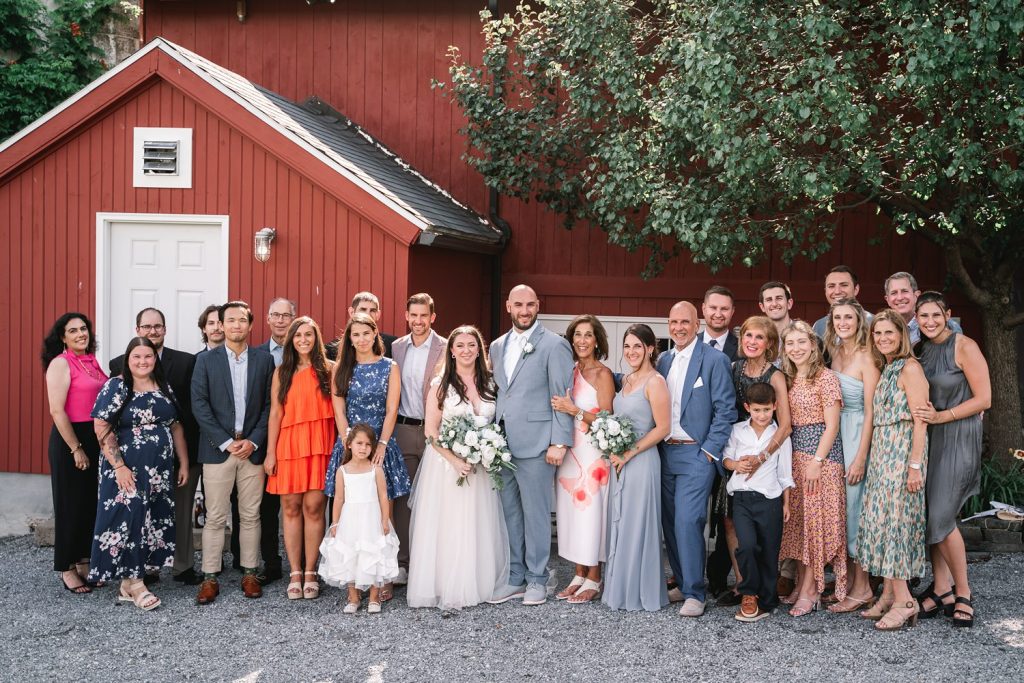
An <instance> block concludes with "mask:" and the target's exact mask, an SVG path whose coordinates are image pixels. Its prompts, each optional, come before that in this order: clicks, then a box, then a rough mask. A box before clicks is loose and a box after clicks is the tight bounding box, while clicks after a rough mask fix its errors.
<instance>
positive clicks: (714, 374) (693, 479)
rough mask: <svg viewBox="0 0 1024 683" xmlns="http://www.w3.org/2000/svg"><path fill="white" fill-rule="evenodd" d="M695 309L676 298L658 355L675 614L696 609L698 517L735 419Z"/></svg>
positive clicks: (725, 376)
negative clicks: (666, 400)
mask: <svg viewBox="0 0 1024 683" xmlns="http://www.w3.org/2000/svg"><path fill="white" fill-rule="evenodd" d="M699 326H700V320H699V319H698V317H697V309H696V307H694V305H693V304H691V303H690V302H688V301H680V302H679V303H677V304H676V305H674V306H673V307H672V309H671V310H670V311H669V317H668V331H669V336H670V337H671V338H672V342H673V346H674V348H673V349H672V350H671V351H670V352H668V353H663V354H662V355H661V357H660V358H659V359H658V372H660V373H661V375H662V376H663V377H664V378H665V379H666V380H667V382H668V389H669V395H670V396H671V397H672V433H671V434H669V437H668V438H667V439H665V441H664V442H662V445H661V446H660V451H661V525H662V529H663V530H664V532H665V547H666V549H667V550H668V560H669V564H670V565H671V566H672V573H673V574H674V575H675V579H676V583H677V585H678V589H677V590H678V591H679V592H680V593H681V595H680V597H681V598H683V600H684V602H683V606H682V608H681V609H680V610H679V614H680V615H682V616H684V617H699V616H700V615H702V614H704V600H705V590H706V588H705V583H704V561H705V558H706V555H707V549H706V547H705V544H704V525H705V524H706V523H707V514H708V513H707V508H708V496H709V495H710V493H711V485H712V483H713V482H714V480H715V472H716V470H717V471H718V473H719V474H723V473H724V471H725V470H724V469H723V467H722V451H723V450H724V449H725V444H726V442H727V441H728V440H729V433H730V431H731V430H732V423H733V422H735V420H736V390H735V389H734V388H733V384H732V373H731V371H730V365H729V359H728V358H727V357H726V356H725V354H723V353H722V352H721V351H716V350H715V349H713V348H711V347H710V346H708V345H707V344H701V343H698V342H697V329H698V328H699Z"/></svg>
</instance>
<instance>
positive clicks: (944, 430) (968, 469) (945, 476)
mask: <svg viewBox="0 0 1024 683" xmlns="http://www.w3.org/2000/svg"><path fill="white" fill-rule="evenodd" d="M956 336H957V335H956V333H954V334H951V335H949V337H948V338H947V339H946V341H944V342H942V343H941V344H933V343H931V342H930V341H927V340H925V342H924V343H923V345H922V348H921V366H922V367H923V368H924V374H925V377H927V378H928V396H929V399H930V400H931V402H932V405H934V406H935V410H937V411H943V410H949V409H950V408H955V407H956V406H958V405H960V404H961V403H963V402H964V401H967V400H969V399H971V398H974V394H973V393H972V392H971V385H970V384H968V382H967V376H966V375H964V371H963V370H961V369H960V368H959V367H957V364H956ZM981 431H982V429H981V414H978V415H971V416H970V417H965V418H962V419H959V420H953V421H952V422H946V423H945V424H933V425H929V426H928V478H927V479H925V500H927V508H928V511H927V514H928V528H927V531H926V532H925V543H928V544H929V545H930V544H932V543H939V542H940V541H942V540H943V539H944V538H946V536H949V534H950V533H951V532H952V531H953V529H955V528H956V517H957V515H958V514H959V513H960V509H961V508H962V507H963V506H964V503H966V502H967V499H968V498H970V497H971V496H973V495H974V494H976V493H978V491H980V490H981Z"/></svg>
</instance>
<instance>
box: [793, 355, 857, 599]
mask: <svg viewBox="0 0 1024 683" xmlns="http://www.w3.org/2000/svg"><path fill="white" fill-rule="evenodd" d="M836 401H842V391H841V389H840V387H839V379H838V378H837V377H836V374H835V373H834V372H833V371H832V370H829V369H827V368H826V369H823V370H821V371H820V372H819V373H818V375H817V377H815V378H814V379H806V378H802V377H797V378H796V379H795V380H793V386H792V387H790V389H789V407H790V411H791V413H792V416H793V434H792V436H791V437H790V438H791V439H792V443H793V484H794V486H793V489H792V493H790V496H789V522H787V523H786V525H785V526H784V527H783V531H782V550H781V553H780V555H779V557H780V559H783V560H786V559H793V560H797V561H798V562H801V563H803V564H805V565H807V566H808V567H809V568H810V570H811V571H812V572H813V573H814V582H815V585H816V587H817V591H818V592H819V593H820V592H821V591H823V590H825V565H832V571H833V572H834V573H835V576H836V591H835V594H836V599H838V600H842V599H843V598H845V597H846V557H847V555H846V485H845V479H844V469H843V442H842V439H840V437H839V435H838V434H836V439H835V441H834V442H833V443H832V449H831V450H830V451H829V452H828V456H827V457H826V459H825V462H823V463H821V477H820V478H819V479H818V486H817V488H816V490H815V492H814V493H813V494H807V493H806V492H805V491H804V484H805V481H806V480H805V478H804V468H805V467H806V466H807V464H808V463H809V462H810V461H812V460H813V459H814V454H815V452H816V451H817V449H818V443H819V442H820V441H821V437H822V435H823V434H824V433H825V406H827V405H830V404H833V403H835V402H836Z"/></svg>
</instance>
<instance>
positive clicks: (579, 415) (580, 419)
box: [573, 408, 586, 422]
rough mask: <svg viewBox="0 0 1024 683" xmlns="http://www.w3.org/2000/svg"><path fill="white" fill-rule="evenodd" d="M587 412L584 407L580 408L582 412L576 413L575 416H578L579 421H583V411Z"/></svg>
mask: <svg viewBox="0 0 1024 683" xmlns="http://www.w3.org/2000/svg"><path fill="white" fill-rule="evenodd" d="M585 412H586V411H585V410H583V408H580V412H578V413H576V415H574V416H573V417H575V418H576V421H577V422H583V413H585Z"/></svg>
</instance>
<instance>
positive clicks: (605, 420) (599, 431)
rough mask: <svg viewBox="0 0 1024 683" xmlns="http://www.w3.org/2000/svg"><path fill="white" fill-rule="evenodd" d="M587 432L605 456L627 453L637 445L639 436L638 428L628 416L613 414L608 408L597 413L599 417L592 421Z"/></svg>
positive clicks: (591, 440) (595, 446)
mask: <svg viewBox="0 0 1024 683" xmlns="http://www.w3.org/2000/svg"><path fill="white" fill-rule="evenodd" d="M587 434H588V436H589V437H590V443H591V444H593V446H594V448H596V449H597V450H599V451H601V455H602V456H604V457H605V458H608V457H610V456H611V455H612V454H613V453H617V454H621V453H625V452H626V451H628V450H629V449H630V448H632V447H633V446H635V445H636V442H637V439H638V438H639V436H638V434H637V433H636V429H634V428H633V422H632V421H631V420H630V419H629V418H628V417H622V416H619V415H612V414H611V413H609V412H608V411H607V410H602V411H601V412H599V413H598V414H597V418H596V419H595V420H594V421H593V422H591V423H590V431H589V432H587Z"/></svg>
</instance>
